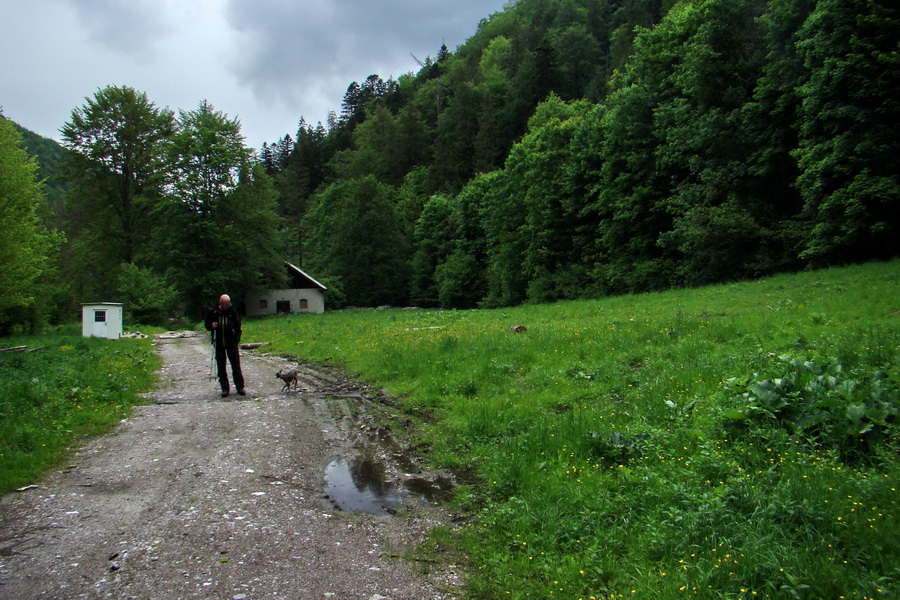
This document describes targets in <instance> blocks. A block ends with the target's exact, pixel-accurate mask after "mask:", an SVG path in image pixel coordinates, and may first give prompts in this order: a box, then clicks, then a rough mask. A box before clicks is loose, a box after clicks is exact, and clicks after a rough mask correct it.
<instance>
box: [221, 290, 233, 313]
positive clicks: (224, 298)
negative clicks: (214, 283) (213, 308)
mask: <svg viewBox="0 0 900 600" xmlns="http://www.w3.org/2000/svg"><path fill="white" fill-rule="evenodd" d="M229 306H231V297H230V296H229V295H228V294H222V295H221V296H219V308H221V309H222V310H225V309H226V308H228V307H229Z"/></svg>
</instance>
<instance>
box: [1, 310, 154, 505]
mask: <svg viewBox="0 0 900 600" xmlns="http://www.w3.org/2000/svg"><path fill="white" fill-rule="evenodd" d="M16 346H27V350H26V351H3V352H0V381H2V382H3V385H2V386H0V493H6V492H9V491H11V490H14V489H16V488H19V487H22V486H25V485H28V484H32V483H35V482H36V480H37V479H38V478H39V477H40V476H41V474H42V473H43V472H44V471H46V470H47V469H48V468H51V467H54V466H57V465H58V464H59V462H60V461H61V460H63V459H64V458H65V457H66V456H67V455H68V454H69V452H71V450H72V448H73V447H74V446H75V445H76V444H77V443H79V442H80V441H82V440H83V439H84V438H85V437H86V436H92V435H97V434H100V433H103V432H106V431H108V430H109V429H110V428H112V426H113V425H115V423H117V422H118V421H119V420H121V419H123V418H125V417H126V416H128V414H129V411H130V409H131V407H132V406H134V405H135V404H139V403H141V402H142V399H141V398H140V397H139V395H138V394H139V393H140V392H143V391H146V390H148V389H150V388H151V387H152V385H153V383H154V381H155V379H154V375H153V371H154V370H155V369H157V368H158V367H159V358H158V356H157V355H156V354H154V353H153V352H152V345H151V343H150V340H149V339H145V340H136V339H121V340H106V339H100V338H83V337H81V328H80V325H79V326H72V327H68V328H65V330H63V331H61V332H57V333H51V334H46V335H31V336H21V337H6V338H0V348H12V347H16Z"/></svg>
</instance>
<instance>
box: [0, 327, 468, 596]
mask: <svg viewBox="0 0 900 600" xmlns="http://www.w3.org/2000/svg"><path fill="white" fill-rule="evenodd" d="M156 343H157V348H158V351H159V352H160V353H161V355H162V357H163V360H164V366H163V369H162V371H161V373H160V385H159V386H158V389H157V390H155V391H154V392H153V393H152V394H151V395H150V397H149V400H150V404H149V405H147V406H142V407H138V408H137V409H135V411H134V414H133V416H132V417H131V418H129V419H127V420H125V421H123V422H122V423H121V424H120V425H119V426H118V427H117V428H116V429H115V431H113V432H112V433H111V434H109V435H106V436H104V437H102V438H99V439H96V440H94V441H92V442H90V443H88V444H87V445H86V446H85V447H83V448H82V449H80V450H79V451H78V452H77V453H75V455H74V457H73V458H72V459H71V461H70V464H69V465H68V466H66V467H65V468H64V469H62V470H59V471H57V472H53V473H51V474H49V475H48V476H47V477H46V478H45V479H44V480H43V481H40V482H38V484H37V487H36V488H32V489H29V490H27V491H23V492H18V493H13V494H9V495H7V496H5V497H3V498H0V598H2V599H9V600H13V599H15V600H24V599H30V598H58V599H72V598H88V599H95V598H115V599H122V598H135V599H140V600H155V599H160V600H163V599H167V600H171V599H175V598H217V599H233V600H244V599H245V600H254V599H276V598H285V599H297V600H306V599H313V598H315V599H321V598H335V599H339V600H344V599H347V600H356V599H362V600H426V599H450V598H457V597H459V595H460V593H461V587H460V586H461V579H460V576H459V575H458V574H457V571H456V567H454V566H453V565H448V564H440V563H438V562H435V561H434V560H433V558H434V557H431V556H429V557H417V556H416V552H415V548H416V545H417V544H418V543H419V542H421V541H422V540H424V539H425V536H426V534H427V531H428V530H429V529H430V528H431V527H433V526H434V525H436V524H438V523H440V522H443V521H444V519H445V516H444V515H442V514H441V510H440V508H439V507H436V506H434V505H432V504H430V503H429V502H427V501H426V500H423V499H422V498H421V497H417V496H414V495H412V494H406V493H405V492H403V490H404V489H405V488H404V487H403V486H402V485H400V483H402V481H403V480H404V478H406V479H411V478H413V476H414V478H415V479H416V480H417V481H418V482H419V483H420V484H421V482H422V481H426V482H427V481H428V480H429V478H428V476H427V475H423V474H421V473H416V474H411V473H408V472H404V471H405V470H406V469H409V468H412V467H411V465H414V464H415V462H416V461H415V457H410V456H406V455H404V456H403V458H404V459H405V460H406V461H407V464H399V465H398V464H396V463H397V461H393V460H391V459H392V458H399V457H400V456H401V455H402V454H403V453H401V452H395V451H394V449H392V448H391V447H390V446H387V445H384V444H381V445H379V444H370V443H369V442H371V441H372V438H373V436H383V435H384V432H385V429H386V428H385V427H383V426H375V425H373V423H375V422H376V420H375V419H373V418H372V416H373V414H374V413H375V412H377V411H385V410H387V411H388V413H389V406H386V405H385V404H384V403H380V402H377V401H376V400H374V399H373V398H375V397H377V394H376V393H375V391H374V390H370V389H368V388H366V387H365V386H363V385H360V384H358V383H355V382H353V381H349V380H347V379H346V378H344V377H342V376H341V375H340V374H339V373H338V372H336V371H331V370H329V369H326V368H321V367H318V368H317V367H313V366H309V365H296V364H295V365H287V364H285V362H286V361H284V360H283V359H279V358H276V357H267V356H264V355H263V356H256V355H254V354H253V353H252V352H248V351H244V352H242V362H243V370H244V375H245V378H246V380H247V391H248V395H247V396H245V397H240V396H236V395H232V396H230V397H228V398H221V397H220V396H219V390H218V384H217V382H216V381H215V380H212V379H211V378H210V360H209V359H210V355H209V351H210V346H209V344H208V338H207V337H206V336H204V335H200V334H196V335H188V334H186V335H185V336H182V337H173V338H163V339H157V341H156ZM282 367H293V368H298V370H299V371H300V374H301V377H300V390H299V391H287V392H282V391H281V387H282V382H281V381H280V380H278V379H276V378H275V372H276V371H277V370H278V369H279V368H282ZM379 415H381V416H382V417H383V416H384V415H383V414H382V413H379ZM377 422H382V419H378V420H377ZM363 447H365V448H368V451H367V452H368V454H367V455H366V458H365V461H366V464H370V465H371V464H377V465H380V470H379V473H380V475H379V476H380V477H381V478H382V479H383V482H382V484H381V485H383V486H387V487H388V488H390V489H391V490H392V494H391V498H392V501H393V502H396V503H398V505H395V506H392V507H388V506H385V508H386V510H385V511H383V512H384V514H370V513H363V512H350V511H349V510H340V508H339V507H338V506H336V505H335V500H334V499H333V498H330V497H329V496H328V494H327V493H326V491H327V489H328V485H329V484H328V482H327V481H326V472H327V471H328V470H329V468H331V467H333V466H334V465H338V466H341V465H354V464H356V465H357V466H358V465H359V462H358V461H359V460H360V458H359V453H360V448H363ZM435 485H436V484H435ZM377 497H378V496H377V495H376V503H377ZM398 509H399V510H398ZM376 512H377V511H376Z"/></svg>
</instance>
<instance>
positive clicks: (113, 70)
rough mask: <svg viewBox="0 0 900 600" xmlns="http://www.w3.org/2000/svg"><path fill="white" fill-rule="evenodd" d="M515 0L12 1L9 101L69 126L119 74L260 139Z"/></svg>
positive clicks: (50, 127)
mask: <svg viewBox="0 0 900 600" xmlns="http://www.w3.org/2000/svg"><path fill="white" fill-rule="evenodd" d="M505 3H506V0H0V57H2V59H0V60H2V62H0V65H2V66H0V107H2V109H3V114H4V116H6V117H7V118H10V119H12V120H13V121H16V122H17V123H19V124H20V125H22V126H23V127H25V128H27V129H30V130H32V131H34V132H36V133H39V134H40V135H43V136H45V137H49V138H53V139H57V140H58V139H59V137H60V136H59V128H60V127H61V126H62V125H63V124H64V123H65V122H66V121H68V120H69V118H70V115H71V112H72V109H74V108H77V107H80V106H82V105H83V104H84V103H85V98H86V97H92V96H93V95H94V93H95V92H96V91H97V90H98V89H101V88H103V87H106V86H107V85H119V86H121V85H128V86H131V87H133V88H135V89H137V90H139V91H141V92H146V94H147V96H148V97H149V99H150V100H151V101H152V102H154V103H155V104H156V105H157V106H158V107H169V108H171V109H173V110H175V111H177V110H179V109H182V110H192V109H195V108H197V106H198V105H199V104H200V102H201V101H202V100H204V99H205V100H208V101H209V102H210V103H211V104H212V105H213V106H214V107H215V108H216V109H217V110H220V111H223V112H224V113H226V114H227V115H228V116H229V117H237V118H238V119H240V121H241V124H242V132H243V134H244V136H245V137H246V138H247V145H248V146H250V147H251V148H256V149H258V148H259V147H260V146H261V145H262V143H263V142H273V141H275V140H277V139H279V138H281V137H283V136H284V135H285V134H288V133H289V134H290V135H291V136H292V137H293V136H294V134H295V133H296V131H297V123H298V122H299V120H300V117H301V116H302V117H305V118H306V121H307V122H309V123H312V124H315V123H317V122H318V121H323V122H324V121H325V120H326V118H327V116H328V111H331V110H334V111H336V112H338V113H339V112H340V106H341V100H342V99H343V96H344V92H345V91H346V90H347V86H348V85H349V84H350V83H351V82H353V81H357V82H360V83H361V82H362V81H363V80H364V79H365V78H366V77H367V76H369V75H371V74H373V73H375V74H378V75H380V76H381V77H382V78H383V79H387V78H388V77H393V78H394V79H397V78H398V77H399V76H400V75H403V74H404V73H408V72H415V71H417V70H418V69H419V65H418V64H417V63H416V62H415V60H414V59H413V57H412V56H411V54H414V55H415V56H416V57H418V58H419V59H421V60H425V58H426V57H427V56H431V57H435V56H436V55H437V53H438V50H439V49H440V46H441V43H446V44H447V47H448V48H449V49H450V50H451V51H453V50H455V49H456V47H457V46H459V45H460V44H462V43H463V42H465V41H466V39H468V38H469V37H471V36H472V35H473V34H474V33H475V31H476V29H477V26H478V22H479V20H481V19H482V18H484V17H487V16H489V15H491V14H492V13H494V12H497V11H499V10H502V8H503V6H504V4H505Z"/></svg>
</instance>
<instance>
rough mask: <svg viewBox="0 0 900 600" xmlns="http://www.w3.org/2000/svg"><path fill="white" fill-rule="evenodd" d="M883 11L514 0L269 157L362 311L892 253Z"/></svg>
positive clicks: (332, 276) (298, 220) (888, 37)
mask: <svg viewBox="0 0 900 600" xmlns="http://www.w3.org/2000/svg"><path fill="white" fill-rule="evenodd" d="M898 33H900V15H898V8H897V6H896V5H895V4H894V3H890V2H886V1H884V0H882V1H876V2H868V3H863V2H851V1H838V0H825V1H819V2H813V1H811V0H770V1H769V2H745V1H743V0H696V1H692V2H680V3H677V4H676V3H670V2H655V1H652V0H651V1H646V0H634V1H632V0H626V1H609V0H565V1H560V2H541V1H538V0H520V1H519V2H516V3H512V4H511V5H509V6H508V8H507V9H506V10H505V11H503V12H501V13H497V14H494V15H492V16H491V17H490V18H487V19H485V20H483V21H482V22H481V23H480V25H479V27H478V30H477V32H476V33H475V35H473V36H472V38H470V39H469V40H468V42H467V43H466V44H464V45H463V46H461V47H460V48H459V49H458V50H457V51H456V52H455V53H449V52H447V51H446V49H445V48H441V50H440V52H439V53H438V54H437V57H436V58H435V59H428V60H426V61H425V62H424V66H423V68H422V69H421V70H420V71H419V72H418V73H416V74H410V75H405V76H402V77H400V78H399V79H398V80H397V81H390V80H389V81H383V80H382V79H381V78H380V77H378V76H375V75H373V76H371V77H370V78H368V79H367V80H366V81H365V82H363V83H362V84H359V85H358V84H356V83H354V84H352V85H351V86H350V88H348V90H347V94H346V96H345V98H344V103H343V106H342V110H341V113H340V115H335V116H334V118H333V119H332V121H331V122H329V123H328V124H327V126H321V125H320V126H318V127H313V126H311V125H308V124H306V123H304V122H301V124H300V128H299V130H298V132H297V134H296V136H295V138H290V137H288V136H286V137H285V138H284V139H282V140H280V141H278V142H277V143H275V144H273V145H272V146H267V147H264V148H263V152H262V156H263V159H264V161H265V164H266V167H267V169H268V171H269V172H270V173H271V174H272V175H273V176H275V178H276V181H277V185H278V189H279V191H280V195H281V202H282V214H283V215H284V216H285V218H286V219H287V221H288V222H289V223H290V224H291V227H292V228H296V236H295V237H293V238H292V239H291V242H292V243H293V244H294V245H295V246H299V247H296V248H294V249H292V250H291V253H292V254H294V255H297V254H300V253H301V252H302V257H303V264H304V266H305V267H306V268H308V269H309V270H310V271H311V272H314V273H316V274H318V275H321V276H323V277H326V278H328V279H329V281H330V282H331V284H332V287H337V288H339V289H341V290H343V292H344V294H345V295H346V299H347V301H348V302H350V303H354V304H380V303H393V304H400V303H405V302H412V303H416V304H421V305H438V304H440V305H444V306H455V307H469V306H476V305H482V306H499V305H509V304H516V303H519V302H523V301H551V300H555V299H559V298H575V297H584V296H595V295H600V294H609V293H621V292H628V291H642V290H650V289H660V288H666V287H671V286H678V285H693V284H701V283H708V282H715V281H722V280H730V279H737V278H749V277H756V276H760V275H763V274H767V273H772V272H777V271H783V270H791V269H797V268H802V267H806V266H810V265H812V266H818V265H825V264H832V263H842V262H847V261H860V260H868V259H878V258H886V257H889V256H894V255H896V254H897V251H898V244H897V237H896V235H895V224H896V223H897V222H898V202H897V200H898V191H900V188H898V181H897V173H898V171H900V169H898V166H900V165H898V153H897V152H896V148H897V139H898V129H897V127H898V126H897V125H896V123H897V122H900V119H898V118H897V117H898V101H897V100H896V98H897V92H898V88H900V85H898V84H900V62H898V60H900V59H898V50H897V49H898Z"/></svg>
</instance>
